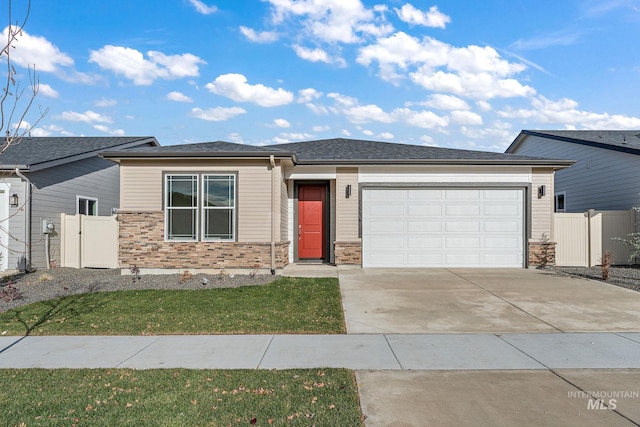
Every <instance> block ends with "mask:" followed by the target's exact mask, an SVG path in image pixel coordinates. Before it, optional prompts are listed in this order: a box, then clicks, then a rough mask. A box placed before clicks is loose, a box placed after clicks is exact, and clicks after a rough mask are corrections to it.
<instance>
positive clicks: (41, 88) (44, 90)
mask: <svg viewBox="0 0 640 427" xmlns="http://www.w3.org/2000/svg"><path fill="white" fill-rule="evenodd" d="M38 94H41V95H43V96H46V97H47V98H57V97H58V96H60V94H59V93H58V91H56V90H55V89H54V88H52V87H51V86H49V85H47V84H44V83H40V84H39V85H38Z"/></svg>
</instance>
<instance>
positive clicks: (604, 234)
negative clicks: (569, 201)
mask: <svg viewBox="0 0 640 427" xmlns="http://www.w3.org/2000/svg"><path fill="white" fill-rule="evenodd" d="M635 222H636V221H635V211H634V210H633V209H631V210H628V211H595V210H590V211H588V212H584V213H556V214H555V215H554V232H555V241H556V242H557V246H556V264H557V265H560V266H573V267H592V266H594V265H600V263H601V262H602V254H604V253H605V252H607V251H609V252H611V254H612V255H613V263H614V264H628V261H627V260H628V259H629V254H630V253H631V249H630V248H629V247H628V246H626V245H624V244H622V243H620V242H616V241H614V240H612V238H614V237H623V238H626V237H627V235H628V234H629V233H633V232H634V231H635Z"/></svg>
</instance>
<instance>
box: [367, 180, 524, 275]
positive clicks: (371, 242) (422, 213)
mask: <svg viewBox="0 0 640 427" xmlns="http://www.w3.org/2000/svg"><path fill="white" fill-rule="evenodd" d="M523 199H524V191H523V190H522V189H489V188H477V189H476V188H469V189H459V188H458V189H424V188H416V189H386V188H385V189H379V188H375V189H374V188H365V189H363V191H362V256H363V261H362V265H363V267H523V266H524V249H523V248H524V240H523V239H524V202H523Z"/></svg>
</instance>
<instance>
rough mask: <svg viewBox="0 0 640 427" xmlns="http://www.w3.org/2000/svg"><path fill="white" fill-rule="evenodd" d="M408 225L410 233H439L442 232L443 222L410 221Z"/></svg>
mask: <svg viewBox="0 0 640 427" xmlns="http://www.w3.org/2000/svg"><path fill="white" fill-rule="evenodd" d="M406 224H407V231H408V232H410V233H437V232H440V231H442V222H435V221H410V222H407V223H406Z"/></svg>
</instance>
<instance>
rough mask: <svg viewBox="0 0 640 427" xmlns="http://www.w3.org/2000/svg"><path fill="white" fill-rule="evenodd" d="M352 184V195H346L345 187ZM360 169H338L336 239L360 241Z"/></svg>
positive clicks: (339, 240)
mask: <svg viewBox="0 0 640 427" xmlns="http://www.w3.org/2000/svg"><path fill="white" fill-rule="evenodd" d="M347 185H351V197H349V198H348V199H347V198H346V197H345V188H346V186H347ZM358 201H359V194H358V169H357V168H338V169H336V241H338V242H341V241H343V242H348V241H358V240H360V238H359V237H358V210H359V204H358Z"/></svg>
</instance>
